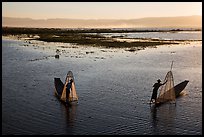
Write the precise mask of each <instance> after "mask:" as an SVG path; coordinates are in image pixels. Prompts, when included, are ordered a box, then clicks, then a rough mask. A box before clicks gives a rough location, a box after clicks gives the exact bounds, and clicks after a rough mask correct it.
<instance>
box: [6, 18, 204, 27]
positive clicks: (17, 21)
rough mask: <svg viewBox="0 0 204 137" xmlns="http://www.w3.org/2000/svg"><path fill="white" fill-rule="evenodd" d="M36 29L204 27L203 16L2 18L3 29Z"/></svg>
mask: <svg viewBox="0 0 204 137" xmlns="http://www.w3.org/2000/svg"><path fill="white" fill-rule="evenodd" d="M6 26H7V27H34V28H131V27H139V28H144V27H158V28H160V27H191V28H195V27H196V28H201V27H202V16H180V17H151V18H140V19H98V20H97V19H46V20H43V19H39V20H37V19H30V18H10V17H2V27H6Z"/></svg>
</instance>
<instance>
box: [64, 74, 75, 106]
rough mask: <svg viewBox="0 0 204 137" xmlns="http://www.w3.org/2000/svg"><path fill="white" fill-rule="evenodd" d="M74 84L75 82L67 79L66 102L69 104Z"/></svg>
mask: <svg viewBox="0 0 204 137" xmlns="http://www.w3.org/2000/svg"><path fill="white" fill-rule="evenodd" d="M72 82H73V79H69V78H67V80H66V83H65V85H66V102H69V93H70V90H71V86H72Z"/></svg>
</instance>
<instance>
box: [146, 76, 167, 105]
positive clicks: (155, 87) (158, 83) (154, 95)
mask: <svg viewBox="0 0 204 137" xmlns="http://www.w3.org/2000/svg"><path fill="white" fill-rule="evenodd" d="M160 82H161V80H160V79H158V80H157V83H155V84H154V85H153V87H154V89H153V93H152V97H151V100H150V103H151V102H153V100H154V102H155V103H156V99H157V91H158V89H159V87H160V86H162V85H164V84H165V83H166V82H167V80H166V81H165V82H164V83H163V84H162V83H160Z"/></svg>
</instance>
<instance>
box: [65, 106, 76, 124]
mask: <svg viewBox="0 0 204 137" xmlns="http://www.w3.org/2000/svg"><path fill="white" fill-rule="evenodd" d="M65 108H66V111H65V112H66V115H65V116H66V123H67V127H73V126H74V123H75V120H76V110H77V104H72V105H70V106H65Z"/></svg>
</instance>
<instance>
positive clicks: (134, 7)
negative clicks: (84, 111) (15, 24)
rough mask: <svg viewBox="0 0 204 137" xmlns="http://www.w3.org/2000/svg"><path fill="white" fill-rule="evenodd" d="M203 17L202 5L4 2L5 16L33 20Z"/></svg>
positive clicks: (3, 14) (171, 3)
mask: <svg viewBox="0 0 204 137" xmlns="http://www.w3.org/2000/svg"><path fill="white" fill-rule="evenodd" d="M192 15H202V2H2V16H3V17H16V18H32V19H50V18H66V19H138V18H144V17H173V16H174V17H175V16H192Z"/></svg>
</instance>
